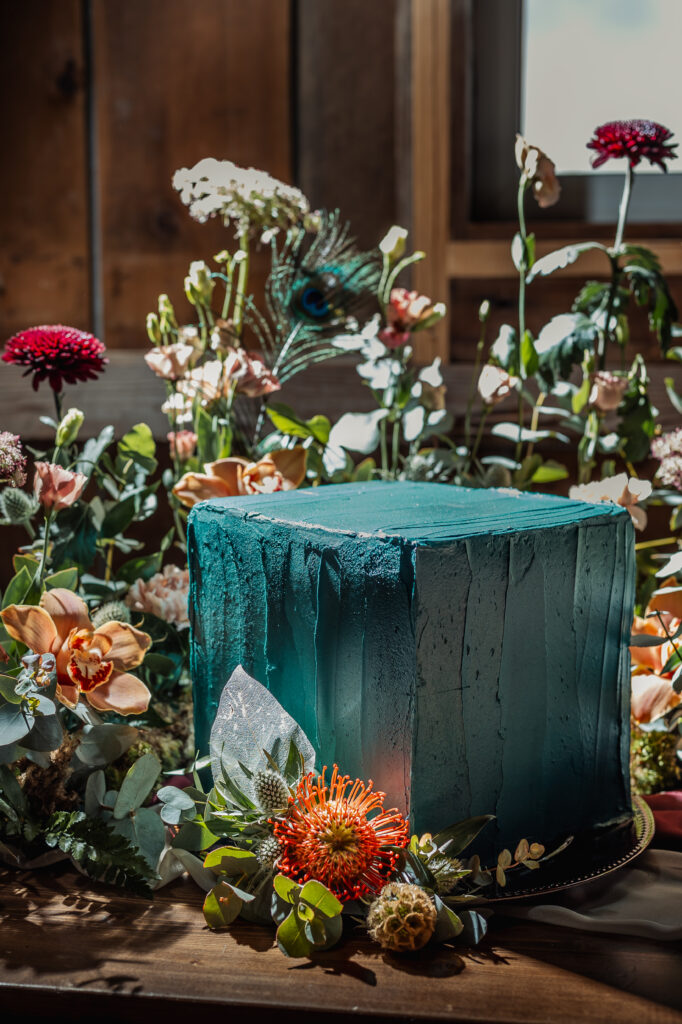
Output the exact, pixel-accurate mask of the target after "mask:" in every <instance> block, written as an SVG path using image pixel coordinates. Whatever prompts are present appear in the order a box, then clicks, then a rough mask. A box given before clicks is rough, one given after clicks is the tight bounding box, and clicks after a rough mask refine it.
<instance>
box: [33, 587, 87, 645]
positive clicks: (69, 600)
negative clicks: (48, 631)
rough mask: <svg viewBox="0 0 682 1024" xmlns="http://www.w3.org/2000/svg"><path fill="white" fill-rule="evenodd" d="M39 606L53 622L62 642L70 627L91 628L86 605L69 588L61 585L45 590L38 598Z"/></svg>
mask: <svg viewBox="0 0 682 1024" xmlns="http://www.w3.org/2000/svg"><path fill="white" fill-rule="evenodd" d="M40 607H41V608H44V609H45V611H46V612H47V614H48V615H49V616H50V618H51V619H52V621H53V622H54V624H55V626H56V628H57V632H58V633H59V637H60V639H61V640H62V642H63V641H64V640H66V638H67V637H68V635H69V633H70V632H71V630H72V629H92V624H91V622H90V616H89V615H88V606H87V605H86V603H85V601H83V600H82V598H80V597H78V596H77V594H74V593H73V592H72V591H71V590H65V589H63V588H62V587H56V588H55V589H54V590H46V591H45V593H44V594H43V596H42V597H41V598H40Z"/></svg>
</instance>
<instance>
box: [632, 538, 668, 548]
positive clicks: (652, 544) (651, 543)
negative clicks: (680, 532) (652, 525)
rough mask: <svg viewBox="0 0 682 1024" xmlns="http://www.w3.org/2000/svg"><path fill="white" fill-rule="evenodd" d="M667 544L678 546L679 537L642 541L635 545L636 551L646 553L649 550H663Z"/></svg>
mask: <svg viewBox="0 0 682 1024" xmlns="http://www.w3.org/2000/svg"><path fill="white" fill-rule="evenodd" d="M667 544H677V537H660V538H657V539H656V540H642V541H639V543H637V544H635V551H646V550H647V548H662V547H664V546H665V545H667Z"/></svg>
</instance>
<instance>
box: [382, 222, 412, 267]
mask: <svg viewBox="0 0 682 1024" xmlns="http://www.w3.org/2000/svg"><path fill="white" fill-rule="evenodd" d="M406 241H407V229H406V228H401V227H400V226H399V225H398V224H394V225H393V227H392V228H389V230H388V231H387V232H386V234H385V235H384V237H383V238H382V239H381V241H380V242H379V252H380V253H382V255H384V256H386V257H387V259H389V260H390V261H391V263H393V262H394V261H395V260H399V259H400V257H401V256H402V254H403V253H404V252H405V243H406Z"/></svg>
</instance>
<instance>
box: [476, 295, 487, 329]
mask: <svg viewBox="0 0 682 1024" xmlns="http://www.w3.org/2000/svg"><path fill="white" fill-rule="evenodd" d="M489 315H490V302H489V300H488V299H484V300H483V302H482V303H481V305H480V306H479V307H478V319H479V320H480V322H481V323H482V324H484V323H485V322H486V320H487V319H488V316H489Z"/></svg>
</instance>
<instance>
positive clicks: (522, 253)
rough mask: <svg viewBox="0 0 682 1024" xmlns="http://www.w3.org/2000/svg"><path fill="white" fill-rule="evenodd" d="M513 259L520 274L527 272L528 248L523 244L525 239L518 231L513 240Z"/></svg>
mask: <svg viewBox="0 0 682 1024" xmlns="http://www.w3.org/2000/svg"><path fill="white" fill-rule="evenodd" d="M511 258H512V263H513V264H514V266H515V267H516V269H517V270H518V271H519V272H520V271H522V270H525V259H526V247H525V245H524V243H523V238H522V237H521V235H520V234H519V232H518V231H517V232H516V234H515V235H514V237H513V239H512V244H511Z"/></svg>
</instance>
